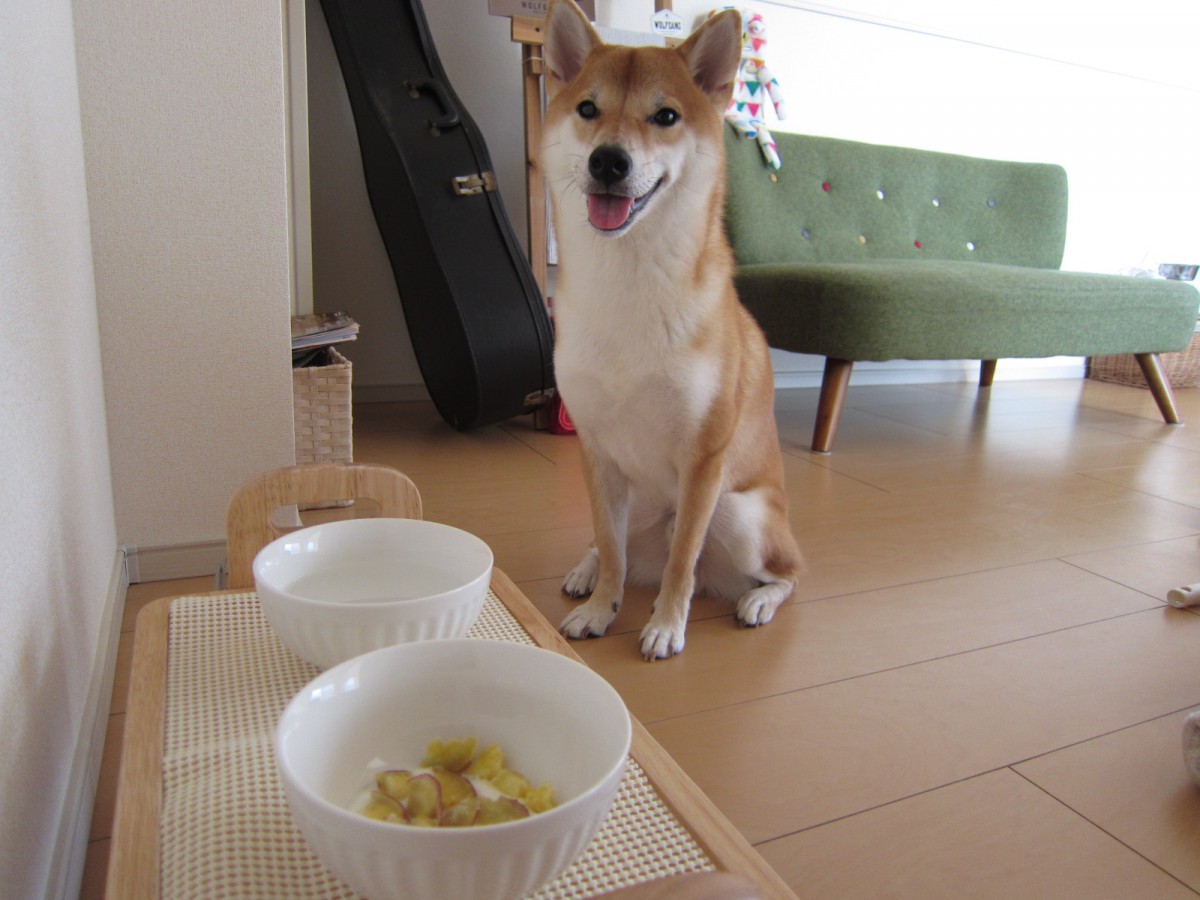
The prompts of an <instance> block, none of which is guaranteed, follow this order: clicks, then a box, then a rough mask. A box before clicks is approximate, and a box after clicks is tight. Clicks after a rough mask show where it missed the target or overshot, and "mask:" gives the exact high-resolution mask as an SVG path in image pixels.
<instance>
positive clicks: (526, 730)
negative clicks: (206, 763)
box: [275, 639, 631, 900]
mask: <svg viewBox="0 0 1200 900" xmlns="http://www.w3.org/2000/svg"><path fill="white" fill-rule="evenodd" d="M630 736H631V725H630V720H629V714H628V712H627V711H626V709H625V705H624V703H623V702H622V701H621V698H620V696H619V695H618V694H617V692H616V691H615V690H613V688H612V687H611V686H610V685H609V684H608V683H607V682H606V681H605V680H604V679H602V678H601V677H600V676H599V675H597V674H596V673H594V672H592V671H591V670H590V669H588V668H587V667H586V666H584V665H582V664H580V663H577V662H575V661H574V660H571V659H568V658H567V657H565V656H562V655H560V654H558V653H554V652H552V651H549V650H542V649H540V648H538V647H533V646H529V645H524V644H515V643H511V642H506V641H492V640H477V639H461V640H445V641H425V642H420V643H412V644H400V645H397V646H393V647H386V648H384V649H382V650H376V651H374V652H372V653H368V654H365V655H363V656H360V657H357V658H355V659H352V660H349V661H348V662H345V663H342V664H341V665H339V666H336V667H334V668H333V669H330V670H329V671H327V672H324V673H323V674H321V675H320V676H318V677H317V678H316V679H314V680H313V681H312V682H310V683H309V684H308V685H307V686H306V687H305V688H304V689H303V690H302V691H300V693H299V694H297V695H296V697H295V698H294V699H293V700H292V701H291V702H290V703H289V704H288V706H287V708H286V709H285V710H284V712H283V715H282V716H281V717H280V720H279V725H278V728H277V729H276V733H275V756H276V760H277V762H278V765H279V772H280V776H281V778H282V781H283V786H284V790H285V793H286V795H287V800H288V805H289V806H290V808H291V811H292V815H293V816H294V818H295V821H296V824H297V825H298V826H299V828H300V830H301V832H302V833H303V834H304V836H305V838H307V840H308V843H309V846H310V847H312V849H313V851H314V852H315V853H316V855H317V856H318V857H319V858H320V859H321V860H322V861H323V862H324V863H325V865H326V866H327V867H328V868H329V869H330V870H331V871H332V872H333V873H334V874H336V875H337V876H338V877H340V878H341V879H342V880H343V881H345V882H346V884H347V885H349V886H350V887H351V888H353V889H354V890H355V891H358V892H359V893H362V894H364V895H366V896H367V897H370V898H372V900H386V898H389V897H401V896H403V897H463V898H467V897H469V898H472V900H488V898H510V897H523V896H526V895H527V894H529V893H531V892H533V891H535V890H537V889H538V888H539V887H541V886H542V885H543V884H545V883H546V882H548V881H550V880H552V879H553V878H554V877H556V876H557V875H558V874H560V873H561V872H562V871H563V870H564V869H566V868H567V867H568V866H569V865H570V864H571V863H572V862H573V861H574V860H575V858H576V857H577V856H578V855H579V854H580V853H581V852H582V851H583V850H584V848H585V847H586V846H587V845H588V843H589V842H590V841H591V839H592V837H593V836H594V835H595V833H596V831H597V830H598V829H599V827H600V825H601V823H602V822H603V821H604V818H605V816H606V815H607V813H608V810H609V807H610V806H611V805H612V801H613V798H614V796H615V795H616V791H617V786H618V784H619V783H620V780H621V775H622V772H623V771H624V769H625V761H626V759H627V757H628V753H629V742H630ZM463 737H475V738H478V739H479V742H480V747H483V746H484V745H487V744H490V743H496V744H499V745H500V748H501V749H502V750H503V751H504V752H505V755H506V757H507V764H508V765H509V766H510V767H511V768H513V769H516V770H518V771H520V772H522V773H523V774H524V775H525V776H526V777H527V778H528V779H529V780H530V781H532V782H534V783H535V784H540V783H541V782H546V783H548V784H550V785H551V787H553V789H554V791H555V795H556V798H557V801H558V805H557V806H555V807H554V808H552V809H550V810H547V811H546V812H542V813H538V814H536V815H532V816H530V817H528V818H526V819H520V820H517V821H513V822H505V823H503V824H498V825H483V826H474V827H466V828H420V827H416V826H411V825H398V824H392V823H388V822H380V821H376V820H373V819H368V818H365V817H364V816H362V815H360V814H359V813H357V812H353V811H351V807H352V806H353V805H354V802H355V798H356V797H358V796H360V795H361V792H362V791H363V790H364V788H367V787H369V786H370V784H371V773H372V772H373V771H376V770H378V769H379V768H382V767H389V768H391V767H394V768H416V767H419V766H420V763H421V760H422V758H423V756H424V754H425V750H426V747H427V746H428V744H429V743H430V741H433V740H450V739H454V738H463Z"/></svg>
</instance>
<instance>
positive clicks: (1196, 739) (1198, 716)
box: [1183, 710, 1200, 784]
mask: <svg viewBox="0 0 1200 900" xmlns="http://www.w3.org/2000/svg"><path fill="white" fill-rule="evenodd" d="M1183 759H1184V762H1186V763H1187V768H1188V772H1190V773H1191V775H1192V780H1193V781H1195V782H1196V784H1200V710H1197V711H1196V712H1194V713H1191V714H1190V715H1189V716H1188V717H1187V718H1186V719H1185V720H1184V722H1183Z"/></svg>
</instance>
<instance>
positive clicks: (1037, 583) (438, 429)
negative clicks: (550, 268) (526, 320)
mask: <svg viewBox="0 0 1200 900" xmlns="http://www.w3.org/2000/svg"><path fill="white" fill-rule="evenodd" d="M988 393H990V396H988ZM1178 400H1179V403H1180V408H1181V412H1182V414H1183V418H1184V420H1185V421H1187V422H1191V423H1193V424H1191V425H1189V426H1184V427H1182V428H1179V427H1174V428H1173V427H1169V426H1165V425H1163V424H1162V422H1161V420H1160V419H1159V417H1158V414H1157V412H1156V410H1155V408H1154V404H1153V402H1152V401H1151V399H1150V397H1149V395H1148V393H1147V392H1146V391H1143V390H1138V389H1135V388H1129V387H1121V386H1115V385H1108V384H1100V383H1097V382H1091V381H1029V382H1003V381H1002V382H999V383H997V385H996V386H995V387H994V388H992V389H991V390H990V392H984V394H983V395H981V396H977V393H976V390H975V388H974V386H972V385H965V384H949V385H929V386H893V387H851V389H850V392H849V396H848V400H847V409H846V412H845V414H844V417H843V420H842V425H841V431H840V433H839V435H838V439H837V443H836V444H835V446H834V452H833V453H832V454H831V455H827V456H818V455H814V454H812V453H810V452H809V451H808V449H807V447H808V441H809V437H810V434H811V427H812V421H813V415H814V411H815V408H816V393H815V391H809V390H803V391H783V392H780V394H779V397H778V404H777V406H778V418H779V422H780V429H781V436H782V440H783V443H784V449H785V465H786V471H787V478H788V491H789V494H790V496H791V503H792V507H791V517H792V522H793V525H794V527H795V531H796V534H797V536H798V538H799V540H800V544H801V546H802V547H803V549H804V551H805V553H806V556H807V559H808V565H809V572H808V574H807V576H806V577H805V578H804V580H803V581H802V582H801V585H800V588H799V590H798V592H797V594H796V596H795V597H794V598H793V599H792V600H791V601H789V603H788V604H786V605H785V606H784V607H782V608H781V609H780V611H779V612H778V614H777V615H776V617H775V620H774V621H773V622H771V623H770V624H769V625H767V626H765V627H763V628H759V629H756V630H739V629H738V628H736V627H735V626H734V623H733V618H732V616H731V614H730V610H729V608H728V607H726V606H723V605H721V604H719V603H716V602H714V601H710V600H705V599H698V600H697V602H695V603H694V604H693V611H692V622H691V625H690V627H689V630H688V634H687V648H686V650H685V651H684V653H683V655H682V656H679V657H676V658H674V659H672V660H669V661H659V662H655V663H646V662H643V661H642V659H641V658H640V657H639V655H638V652H637V635H638V631H639V630H640V628H641V626H642V624H643V623H644V621H645V619H646V617H647V615H648V606H649V603H650V600H651V597H650V595H649V594H648V593H647V592H645V591H631V592H630V594H629V596H628V597H627V599H626V603H625V607H624V608H623V609H622V611H621V613H620V615H619V616H618V618H617V620H616V621H615V622H614V623H613V627H612V628H611V629H610V634H609V635H608V636H607V637H604V638H602V639H597V640H591V641H585V642H581V643H578V644H576V645H575V646H576V648H577V649H578V650H579V652H580V653H581V654H582V655H583V656H584V658H585V659H586V660H587V661H588V663H590V665H591V666H593V667H594V668H595V669H596V670H597V671H599V672H600V673H602V674H603V675H605V676H606V677H607V678H608V679H609V680H610V681H611V682H612V683H613V684H614V685H615V686H616V687H617V688H618V689H619V690H620V692H621V693H622V695H623V696H624V697H625V699H626V701H627V703H628V704H629V707H630V709H631V710H632V711H633V712H634V714H636V715H637V716H638V717H639V718H640V719H641V720H642V721H643V722H644V723H646V725H647V726H648V727H649V729H650V731H651V732H652V733H653V735H654V736H655V737H656V738H657V739H658V740H659V741H660V742H661V743H662V744H663V745H664V746H665V747H666V748H667V750H668V751H669V752H670V753H671V754H672V755H674V757H675V758H676V759H677V760H678V761H679V762H680V763H681V764H682V765H683V767H684V768H685V769H686V770H687V771H688V772H689V773H690V774H691V775H692V777H693V778H695V780H696V781H697V782H699V784H700V785H701V786H702V787H703V788H704V789H705V790H706V791H707V792H708V793H709V794H710V795H711V797H712V798H713V799H714V800H715V802H716V803H717V805H718V806H720V807H721V809H723V810H724V812H725V813H726V814H727V815H728V816H729V817H730V818H731V819H732V820H733V822H734V823H735V824H736V825H737V826H738V827H739V828H740V829H741V830H742V831H743V832H744V833H745V835H746V836H747V837H748V838H749V839H750V840H751V841H752V842H753V843H754V844H755V845H756V846H757V847H758V849H759V850H760V851H761V853H762V854H763V855H764V856H765V857H766V858H767V860H768V861H769V862H771V864H772V865H774V866H775V867H776V869H777V870H778V871H779V872H780V873H781V874H782V876H783V877H784V878H785V879H786V880H787V881H788V882H789V883H790V884H791V885H792V886H793V887H794V889H795V890H796V892H797V893H798V894H800V895H801V896H802V897H806V898H811V897H831V898H853V897H864V898H877V897H884V896H887V897H905V898H908V897H912V898H939V897H955V898H960V897H971V898H980V897H1013V898H1016V897H1020V898H1025V897H1053V898H1073V897H1079V898H1089V900H1090V898H1100V897H1113V898H1125V900H1128V898H1143V897H1144V898H1155V900H1162V898H1173V897H1195V896H1196V894H1197V893H1200V788H1197V787H1196V786H1194V785H1193V784H1192V782H1191V781H1190V780H1189V778H1188V775H1187V772H1186V770H1185V768H1184V765H1183V759H1182V753H1181V749H1180V734H1181V728H1182V722H1183V719H1184V716H1185V715H1186V713H1187V712H1188V711H1189V710H1191V709H1194V708H1197V707H1200V615H1197V614H1196V613H1193V612H1187V611H1179V610H1175V609H1172V608H1170V607H1168V606H1167V605H1166V603H1165V598H1166V594H1167V591H1168V589H1170V588H1172V587H1176V586H1179V585H1182V584H1187V583H1192V582H1200V389H1193V390H1182V391H1178ZM354 455H355V459H356V460H358V461H362V462H382V463H387V464H390V465H393V466H396V467H397V468H400V469H402V470H403V471H405V472H407V473H408V474H409V475H411V476H412V477H413V478H414V480H415V481H416V482H417V484H418V487H419V488H420V490H421V493H422V496H423V498H424V503H425V513H426V517H427V518H429V519H434V520H438V521H443V522H449V523H451V524H454V525H458V526H460V527H463V528H466V529H468V530H470V531H473V532H475V533H476V534H479V535H480V536H482V537H483V538H485V539H486V540H487V541H488V542H489V543H490V544H491V545H492V547H493V549H494V551H495V554H496V562H497V565H498V566H499V567H500V568H502V569H503V570H504V571H506V572H507V573H508V574H509V575H510V576H511V577H512V578H513V579H514V580H515V581H516V582H517V584H518V585H519V586H520V587H521V588H522V590H524V591H525V593H526V594H527V595H529V597H530V598H531V599H533V601H534V602H535V603H536V604H537V605H538V607H539V608H541V609H542V610H543V611H544V612H545V614H546V616H547V617H549V618H550V619H551V620H552V621H553V622H555V623H557V622H558V621H559V620H560V619H561V618H562V616H563V615H564V614H565V612H566V611H567V610H568V609H569V607H570V605H571V601H568V600H567V599H565V598H564V597H563V596H562V595H561V594H560V593H559V584H560V582H561V579H562V576H563V575H564V573H566V572H567V570H568V569H570V568H571V567H572V566H573V565H574V564H575V562H576V561H577V560H578V558H579V556H580V555H581V554H582V552H583V550H584V549H585V547H586V545H587V542H588V540H589V535H590V527H589V524H588V522H589V516H588V509H587V500H586V497H585V494H584V489H583V486H582V482H581V477H580V469H579V447H578V441H577V439H575V438H574V437H558V436H554V435H551V434H548V433H542V432H537V431H535V430H534V429H533V428H532V426H531V423H530V422H529V421H527V420H519V421H514V422H511V423H508V424H505V425H503V426H495V427H490V428H485V429H482V430H480V431H475V432H471V433H467V434H460V433H456V432H454V431H452V430H451V429H449V428H448V427H447V426H445V425H444V424H443V423H442V422H441V420H440V419H439V418H438V417H437V415H436V414H435V413H434V412H433V410H432V408H431V407H430V406H428V405H425V404H373V405H370V406H360V407H359V408H358V409H356V411H355V446H354ZM211 587H212V579H211V578H201V579H189V580H183V581H175V582H166V583H159V584H142V585H135V586H133V587H132V588H131V589H130V592H129V604H128V605H129V610H128V614H127V617H126V628H127V629H130V630H131V629H132V620H133V614H134V613H135V611H136V609H137V608H138V607H139V606H140V605H141V604H142V603H144V602H146V601H147V600H148V599H152V598H154V597H156V596H159V595H164V594H176V593H181V592H188V591H197V590H209V589H211ZM130 638H131V634H128V633H127V634H126V635H125V636H124V639H123V643H122V662H121V670H122V671H121V672H120V673H119V675H118V681H117V687H116V691H115V694H114V697H113V716H112V724H111V728H110V731H109V740H108V745H107V750H106V753H105V764H104V771H103V773H102V779H101V786H100V795H99V799H98V802H97V807H96V814H95V818H94V823H93V829H92V830H93V838H94V841H93V844H92V846H91V851H92V852H90V853H89V859H88V867H87V873H86V876H85V885H84V890H83V894H82V896H83V897H85V898H92V897H100V896H101V895H102V893H103V887H102V886H103V876H104V870H105V865H106V855H107V849H108V847H107V840H106V838H107V835H108V833H109V827H110V822H111V815H112V799H113V798H112V792H113V785H114V782H115V769H116V765H115V761H116V759H117V758H118V750H119V747H120V739H121V728H122V724H123V722H122V720H123V716H122V710H123V706H124V693H125V680H124V679H125V678H126V677H127V670H128V659H129V651H130V646H129V645H130V643H131V641H130Z"/></svg>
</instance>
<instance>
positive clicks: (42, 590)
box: [0, 0, 296, 898]
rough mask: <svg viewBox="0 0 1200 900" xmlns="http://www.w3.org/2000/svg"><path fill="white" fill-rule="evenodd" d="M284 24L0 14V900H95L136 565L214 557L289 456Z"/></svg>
mask: <svg viewBox="0 0 1200 900" xmlns="http://www.w3.org/2000/svg"><path fill="white" fill-rule="evenodd" d="M283 14H284V10H283V9H282V8H281V7H280V6H278V5H277V6H276V8H274V9H272V8H270V7H269V6H268V7H265V8H259V7H255V6H253V5H251V6H246V5H244V4H240V3H237V2H233V0H225V2H212V3H207V4H203V5H202V8H200V7H196V6H179V5H171V4H168V5H162V4H155V3H151V2H147V0H79V2H75V3H72V2H71V0H45V2H41V3H6V4H0V85H3V88H0V122H3V123H4V127H3V129H0V333H2V334H3V337H4V354H3V356H2V358H0V378H2V383H3V384H4V390H2V391H0V422H3V423H4V424H3V428H2V429H0V467H2V468H3V471H4V473H5V474H4V476H3V477H0V503H2V504H3V507H4V518H3V524H0V571H2V572H3V573H4V577H3V579H0V708H3V710H4V727H3V728H2V729H0V759H3V761H4V764H3V766H0V885H2V886H3V887H2V888H0V893H2V894H3V895H4V896H5V897H22V898H24V897H71V896H74V895H75V894H76V893H77V891H78V885H79V878H80V876H81V871H82V864H83V858H84V853H85V851H86V844H87V838H88V829H89V825H90V817H91V806H92V801H93V797H94V793H95V783H96V777H97V774H98V770H99V765H100V751H101V749H102V747H103V741H104V735H105V726H106V725H107V721H108V702H109V697H110V695H111V688H112V671H113V662H114V658H115V639H116V636H117V635H116V633H117V631H118V630H119V627H120V613H121V602H122V601H123V599H124V589H125V587H126V585H127V580H126V579H127V574H126V570H125V566H124V554H123V552H122V547H125V546H130V545H142V546H143V547H149V548H151V549H153V548H159V547H174V546H184V547H193V546H197V545H211V547H210V548H209V549H211V550H212V553H210V554H209V556H210V557H215V556H217V555H218V551H219V547H220V544H221V543H222V541H223V535H224V511H225V506H226V504H227V503H228V499H229V496H230V494H231V493H232V490H233V488H234V487H235V486H236V485H237V483H238V482H240V481H241V480H242V479H243V478H244V477H246V476H248V475H249V474H251V473H253V472H256V471H259V470H261V469H264V468H269V467H270V466H273V465H281V464H285V463H289V462H291V461H292V459H293V430H292V410H291V407H292V403H291V401H292V393H291V375H290V358H289V353H288V343H289V342H288V316H289V314H290V311H291V309H290V307H291V300H292V293H293V285H292V279H293V278H294V277H296V276H295V275H294V274H293V271H292V268H291V262H292V261H291V259H290V256H289V250H290V243H289V222H288V215H289V208H290V207H289V199H290V198H289V195H288V194H289V174H290V173H289V171H288V152H287V151H288V147H287V130H288V129H287V124H288V123H287V109H288V104H287V96H286V70H285V65H284V59H283V54H284V48H285V41H286V38H285V35H286V33H287V31H286V28H285V27H284V26H285V23H284V22H283ZM135 559H136V557H135ZM192 562H193V563H194V562H196V560H192ZM214 562H215V560H214V559H209V560H208V561H207V562H205V563H204V564H203V565H202V566H201V568H200V569H198V570H196V571H192V572H188V571H186V570H177V571H175V572H172V573H170V574H173V575H182V574H200V572H209V573H211V572H213V571H214V570H215V564H214Z"/></svg>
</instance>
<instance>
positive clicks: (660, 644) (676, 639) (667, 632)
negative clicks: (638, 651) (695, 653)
mask: <svg viewBox="0 0 1200 900" xmlns="http://www.w3.org/2000/svg"><path fill="white" fill-rule="evenodd" d="M683 631H684V626H683V625H678V626H669V625H660V624H658V623H656V622H655V621H654V620H653V619H651V620H650V621H649V622H648V623H647V624H646V627H645V628H643V629H642V658H643V659H645V660H647V661H651V660H655V659H667V658H668V657H671V656H674V655H675V654H676V653H682V652H683Z"/></svg>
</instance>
